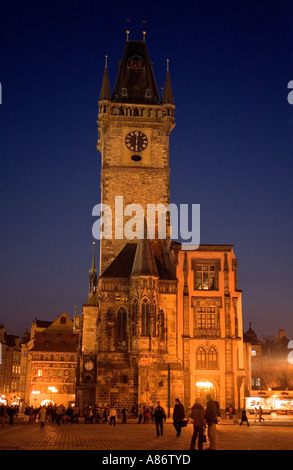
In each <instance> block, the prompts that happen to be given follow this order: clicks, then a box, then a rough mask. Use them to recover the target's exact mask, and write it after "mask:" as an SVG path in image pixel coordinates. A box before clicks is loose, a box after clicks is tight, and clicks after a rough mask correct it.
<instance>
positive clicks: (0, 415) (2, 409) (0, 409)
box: [0, 403, 6, 428]
mask: <svg viewBox="0 0 293 470" xmlns="http://www.w3.org/2000/svg"><path fill="white" fill-rule="evenodd" d="M5 418H6V406H5V405H4V404H3V403H2V404H1V405H0V423H1V427H2V428H3V426H4V422H5Z"/></svg>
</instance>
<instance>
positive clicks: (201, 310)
mask: <svg viewBox="0 0 293 470" xmlns="http://www.w3.org/2000/svg"><path fill="white" fill-rule="evenodd" d="M196 327H197V329H199V330H203V329H215V328H216V308H215V307H198V308H197V325H196Z"/></svg>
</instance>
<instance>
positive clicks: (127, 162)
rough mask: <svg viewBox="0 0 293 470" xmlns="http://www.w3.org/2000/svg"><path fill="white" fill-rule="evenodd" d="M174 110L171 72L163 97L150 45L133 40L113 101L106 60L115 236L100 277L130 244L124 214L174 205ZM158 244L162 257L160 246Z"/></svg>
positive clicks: (107, 171)
mask: <svg viewBox="0 0 293 470" xmlns="http://www.w3.org/2000/svg"><path fill="white" fill-rule="evenodd" d="M144 38H145V36H144ZM174 108H175V106H174V103H173V96H172V90H171V84H170V77H169V70H167V75H166V83H165V90H164V94H163V97H162V98H160V96H159V93H158V89H157V85H156V80H155V76H154V72H153V66H152V63H151V61H150V57H149V53H148V50H147V46H146V42H145V40H143V41H131V40H128V36H127V41H126V44H125V47H124V51H123V55H122V59H121V61H120V63H119V70H118V74H117V78H116V83H115V86H114V90H113V93H112V96H111V95H110V85H109V77H108V64H107V61H106V64H105V71H104V78H103V83H102V88H101V93H100V99H99V115H98V150H99V151H100V154H101V203H102V204H105V205H107V206H109V207H110V208H111V214H110V215H108V214H105V215H104V220H106V221H107V222H108V221H109V217H111V222H112V223H111V227H112V230H111V234H110V237H109V238H103V239H102V240H101V249H100V274H102V273H103V272H104V271H105V269H106V268H107V267H108V266H109V265H110V264H111V262H112V261H113V260H114V259H115V257H116V256H117V255H118V253H119V252H120V251H121V250H122V248H123V247H124V245H125V243H126V241H129V240H130V237H129V235H128V237H127V238H128V240H126V237H125V235H124V233H123V228H124V227H125V224H127V221H129V219H130V216H131V215H132V214H131V213H128V214H127V213H126V214H124V210H125V207H126V206H127V205H129V204H139V205H140V206H141V207H142V208H143V210H144V212H145V211H146V205H147V204H155V205H157V204H164V206H167V205H168V204H169V202H170V188H169V171H170V167H169V134H170V132H171V130H172V129H173V127H174ZM117 197H118V198H119V199H117ZM115 202H116V204H115ZM144 215H146V213H144ZM119 222H120V225H119ZM109 223H110V221H109ZM149 229H150V230H151V229H152V227H149ZM130 241H131V240H130ZM133 241H134V242H136V241H137V240H136V239H135V238H134V239H133ZM153 245H154V249H155V252H156V253H157V254H158V255H159V250H160V248H161V247H160V246H158V245H160V243H158V242H157V243H154V244H153ZM161 251H162V250H161Z"/></svg>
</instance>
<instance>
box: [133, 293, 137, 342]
mask: <svg viewBox="0 0 293 470" xmlns="http://www.w3.org/2000/svg"><path fill="white" fill-rule="evenodd" d="M137 322H138V301H137V299H134V301H133V302H132V335H133V336H137Z"/></svg>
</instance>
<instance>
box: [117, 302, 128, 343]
mask: <svg viewBox="0 0 293 470" xmlns="http://www.w3.org/2000/svg"><path fill="white" fill-rule="evenodd" d="M126 322H127V314H126V311H125V310H124V308H120V309H119V310H118V312H117V323H116V325H117V341H118V342H119V343H121V342H124V341H126Z"/></svg>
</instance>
